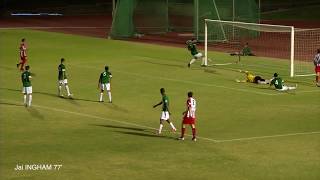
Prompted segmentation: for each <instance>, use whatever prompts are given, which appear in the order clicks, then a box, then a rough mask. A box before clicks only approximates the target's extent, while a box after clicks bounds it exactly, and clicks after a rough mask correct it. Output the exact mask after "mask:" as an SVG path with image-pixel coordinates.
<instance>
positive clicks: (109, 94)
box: [108, 91, 112, 102]
mask: <svg viewBox="0 0 320 180" xmlns="http://www.w3.org/2000/svg"><path fill="white" fill-rule="evenodd" d="M108 96H109V102H112V98H111V92H110V91H109V92H108Z"/></svg>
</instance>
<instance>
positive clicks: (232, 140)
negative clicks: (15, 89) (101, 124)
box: [1, 99, 320, 143]
mask: <svg viewBox="0 0 320 180" xmlns="http://www.w3.org/2000/svg"><path fill="white" fill-rule="evenodd" d="M1 100H4V101H7V102H8V101H9V100H6V99H1ZM9 102H10V101H9ZM11 102H13V103H19V102H17V101H11ZM33 107H38V108H42V109H46V110H51V111H58V112H64V113H68V114H73V115H77V116H84V117H89V118H94V119H100V120H107V121H110V122H116V123H119V124H126V125H131V126H136V127H141V128H146V129H151V130H157V129H156V128H153V127H149V126H144V125H141V124H136V123H130V122H126V121H120V120H115V119H111V118H104V117H99V116H95V115H90V114H84V113H79V112H74V111H67V110H63V109H57V108H53V107H47V106H41V105H33ZM174 133H175V134H180V132H174ZM311 134H320V131H314V132H301V133H288V134H277V135H269V136H255V137H247V138H234V139H221V140H216V139H212V138H207V137H201V136H197V138H198V139H203V140H207V141H211V142H214V143H224V142H235V141H249V140H260V139H271V138H278V137H288V136H298V135H311ZM186 136H188V137H192V135H188V134H186Z"/></svg>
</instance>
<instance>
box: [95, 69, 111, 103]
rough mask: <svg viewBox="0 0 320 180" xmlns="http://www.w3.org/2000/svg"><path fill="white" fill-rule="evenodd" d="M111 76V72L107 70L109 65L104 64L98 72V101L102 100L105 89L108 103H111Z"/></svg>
mask: <svg viewBox="0 0 320 180" xmlns="http://www.w3.org/2000/svg"><path fill="white" fill-rule="evenodd" d="M111 78H112V74H111V72H109V67H108V66H105V67H104V71H103V72H102V73H101V74H100V78H99V83H98V88H99V87H100V90H101V91H100V98H99V102H103V92H104V90H105V89H106V90H107V92H108V96H109V103H112V98H111V88H110V83H111Z"/></svg>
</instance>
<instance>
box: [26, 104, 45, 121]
mask: <svg viewBox="0 0 320 180" xmlns="http://www.w3.org/2000/svg"><path fill="white" fill-rule="evenodd" d="M27 111H28V112H29V113H30V115H31V116H32V117H34V118H37V119H40V120H44V116H43V115H42V114H41V113H40V112H39V111H38V110H37V109H35V108H33V107H32V106H31V107H28V108H27Z"/></svg>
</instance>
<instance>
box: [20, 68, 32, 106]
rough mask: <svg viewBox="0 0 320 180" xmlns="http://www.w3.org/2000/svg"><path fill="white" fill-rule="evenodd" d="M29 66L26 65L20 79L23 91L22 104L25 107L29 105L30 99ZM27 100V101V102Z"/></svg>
mask: <svg viewBox="0 0 320 180" xmlns="http://www.w3.org/2000/svg"><path fill="white" fill-rule="evenodd" d="M29 69H30V67H29V66H26V70H25V71H24V72H23V73H22V74H21V81H22V86H23V87H22V93H23V104H24V106H25V107H30V106H31V101H32V86H31V78H32V77H31V73H30V72H29ZM27 101H28V102H27Z"/></svg>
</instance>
